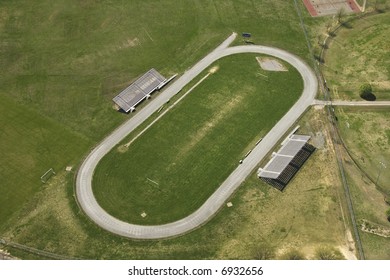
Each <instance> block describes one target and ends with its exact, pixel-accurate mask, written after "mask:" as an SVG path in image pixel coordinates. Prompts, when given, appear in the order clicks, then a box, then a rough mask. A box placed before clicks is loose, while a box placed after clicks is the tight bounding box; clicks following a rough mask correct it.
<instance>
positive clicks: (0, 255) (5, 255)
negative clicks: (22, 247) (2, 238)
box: [0, 249, 18, 260]
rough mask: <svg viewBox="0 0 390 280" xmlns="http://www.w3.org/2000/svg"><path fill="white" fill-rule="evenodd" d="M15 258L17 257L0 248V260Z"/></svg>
mask: <svg viewBox="0 0 390 280" xmlns="http://www.w3.org/2000/svg"><path fill="white" fill-rule="evenodd" d="M17 259H18V258H15V257H13V256H11V254H10V253H8V252H7V251H4V250H1V249H0V260H17Z"/></svg>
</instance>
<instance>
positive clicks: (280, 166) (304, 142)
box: [257, 134, 315, 191]
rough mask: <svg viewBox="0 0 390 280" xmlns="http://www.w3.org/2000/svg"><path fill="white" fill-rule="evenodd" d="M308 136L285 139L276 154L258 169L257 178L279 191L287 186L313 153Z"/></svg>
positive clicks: (293, 136)
mask: <svg viewBox="0 0 390 280" xmlns="http://www.w3.org/2000/svg"><path fill="white" fill-rule="evenodd" d="M309 139H310V136H306V135H297V134H293V135H290V136H289V137H287V138H286V140H285V141H284V142H283V143H282V147H281V148H280V149H279V151H278V152H276V153H273V154H272V158H271V160H270V161H269V162H268V163H267V164H266V166H265V167H264V168H259V170H258V172H257V175H258V176H259V178H260V179H261V180H263V181H265V182H267V183H268V184H270V185H271V186H273V187H275V188H277V189H278V190H280V191H283V189H284V188H285V187H286V186H287V184H288V183H289V182H290V181H291V179H292V178H293V177H294V175H295V174H296V173H297V172H298V170H299V169H300V168H301V167H302V165H303V164H304V163H305V161H306V160H307V159H308V158H309V157H310V155H311V154H312V153H313V152H314V151H315V147H314V146H312V145H310V144H309V143H308V141H309Z"/></svg>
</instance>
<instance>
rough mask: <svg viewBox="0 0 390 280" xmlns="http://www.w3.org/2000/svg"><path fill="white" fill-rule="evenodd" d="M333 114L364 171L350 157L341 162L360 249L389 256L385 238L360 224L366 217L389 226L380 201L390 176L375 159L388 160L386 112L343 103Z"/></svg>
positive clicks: (377, 256) (373, 255)
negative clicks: (348, 188) (357, 227)
mask: <svg viewBox="0 0 390 280" xmlns="http://www.w3.org/2000/svg"><path fill="white" fill-rule="evenodd" d="M337 115H338V119H339V127H340V131H341V135H342V137H343V139H344V142H345V143H346V146H347V147H348V150H349V152H350V154H351V156H352V157H353V160H355V161H356V163H357V164H358V165H359V167H360V168H361V169H362V170H363V171H364V172H362V171H361V170H360V169H359V168H357V167H356V165H354V164H352V162H351V160H347V161H346V163H345V165H344V166H345V169H346V172H347V175H348V182H349V185H350V190H351V194H352V199H353V204H354V209H355V215H356V218H357V221H358V224H359V228H360V236H361V240H362V244H363V249H364V253H365V255H366V258H368V259H389V258H390V254H389V252H390V243H389V241H388V238H386V237H382V236H378V235H376V234H374V233H369V232H365V231H363V230H362V228H361V225H362V223H363V221H366V222H367V223H369V224H370V225H371V226H376V227H379V228H381V229H384V230H390V223H389V222H388V221H387V219H386V218H387V216H386V214H385V212H386V210H387V209H388V208H389V206H388V205H387V204H386V203H385V202H384V195H386V194H387V195H388V194H389V193H390V185H389V180H390V178H389V172H387V170H386V169H384V168H383V167H382V166H381V164H380V163H379V162H383V163H385V164H386V166H388V165H389V164H388V163H389V161H390V153H389V143H390V134H389V132H390V127H389V123H388V119H389V117H390V112H389V110H388V109H383V108H382V109H375V110H373V109H372V108H367V109H364V108H346V107H345V108H339V109H338V110H337ZM381 168H383V169H382V170H381ZM379 172H381V173H380V174H379ZM365 173H366V174H368V176H369V177H370V178H371V179H370V178H368V177H367V176H366V175H365ZM378 175H380V176H379V180H378V183H379V185H378V186H376V185H375V183H376V181H377V179H378Z"/></svg>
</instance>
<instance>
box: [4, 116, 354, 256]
mask: <svg viewBox="0 0 390 280" xmlns="http://www.w3.org/2000/svg"><path fill="white" fill-rule="evenodd" d="M324 117H325V116H324V111H323V110H310V111H309V112H308V113H306V114H305V116H304V117H303V118H302V119H301V120H300V121H299V124H300V125H301V130H300V132H301V133H308V134H310V135H312V136H313V137H314V138H313V140H312V141H313V144H314V145H315V146H316V147H317V148H318V149H317V150H316V152H315V153H314V154H313V155H312V156H311V157H310V159H309V160H308V161H307V162H306V163H305V165H304V167H303V168H302V170H301V171H300V172H299V173H298V174H297V175H296V176H295V177H294V179H293V180H292V182H291V183H290V184H289V186H288V187H287V188H286V190H285V192H283V193H281V192H279V191H277V190H275V189H273V188H272V187H270V186H268V185H266V184H265V183H263V182H262V181H260V180H259V179H257V178H256V175H255V174H252V175H251V176H250V177H249V178H248V180H247V181H246V182H245V183H244V184H243V185H242V186H241V187H240V188H239V189H238V191H237V193H236V194H235V195H234V196H233V197H232V198H231V201H232V203H233V207H231V208H227V207H224V208H223V209H221V211H220V213H219V214H218V215H217V216H216V217H215V218H213V219H212V220H211V221H210V222H209V223H207V224H206V225H204V226H203V227H201V228H199V229H197V230H195V231H193V232H191V233H189V234H186V235H184V236H180V237H177V238H173V239H168V240H158V241H132V240H128V239H125V238H121V237H117V236H115V235H112V234H110V233H108V232H106V231H104V230H102V229H100V228H99V227H97V226H96V225H94V224H93V223H92V222H91V221H89V220H88V219H87V218H86V217H85V216H84V214H83V213H82V212H80V210H79V209H78V207H77V205H76V203H75V202H74V201H73V200H69V199H67V198H68V197H69V196H71V195H72V193H73V186H72V180H73V177H72V175H71V174H65V172H62V173H61V174H58V176H56V177H55V178H56V180H59V181H61V182H63V183H59V182H56V181H51V183H50V184H54V185H58V186H59V187H51V186H52V185H50V187H48V188H45V189H43V190H42V191H41V192H39V193H38V194H37V195H36V196H35V197H34V201H33V202H31V203H29V204H28V205H26V207H25V208H24V210H23V212H22V215H21V218H20V219H18V220H17V221H15V222H14V224H13V226H12V227H10V228H9V229H8V230H7V231H4V232H3V235H2V237H3V238H5V239H11V240H12V241H14V242H18V243H21V244H25V245H28V246H32V247H35V248H39V249H43V250H48V251H51V252H55V253H57V254H64V255H68V256H73V257H77V258H84V259H256V258H258V257H259V255H261V252H262V251H263V250H264V248H271V251H272V254H271V255H270V257H269V258H272V259H277V258H281V257H282V256H283V255H284V254H285V253H286V252H289V251H290V250H292V249H296V250H298V251H299V252H301V253H302V255H303V256H304V257H305V258H314V252H315V251H316V249H317V248H319V247H320V246H331V247H335V248H340V250H341V249H342V248H344V251H347V252H348V247H346V246H347V245H346V240H345V231H346V230H345V224H344V222H345V221H344V219H343V217H344V216H345V215H346V214H345V213H343V211H342V208H340V193H339V191H340V190H341V189H340V188H341V185H340V181H339V177H338V172H334V170H335V169H336V168H337V165H336V159H335V154H334V150H333V147H332V145H331V143H330V142H329V140H328V139H329V138H328V132H327V128H326V127H327V126H326V121H325V120H324ZM54 185H53V186H54ZM59 233H61V234H59ZM6 249H7V250H10V251H11V253H13V254H15V255H17V256H20V257H23V258H37V257H39V256H36V255H30V254H27V253H24V252H22V251H18V250H15V249H10V248H6Z"/></svg>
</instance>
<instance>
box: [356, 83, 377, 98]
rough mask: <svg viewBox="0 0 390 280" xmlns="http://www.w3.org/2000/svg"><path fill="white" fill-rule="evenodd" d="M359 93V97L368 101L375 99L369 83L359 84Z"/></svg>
mask: <svg viewBox="0 0 390 280" xmlns="http://www.w3.org/2000/svg"><path fill="white" fill-rule="evenodd" d="M359 95H360V97H361V98H363V99H365V100H368V101H374V100H375V99H376V97H375V95H374V94H373V93H372V86H371V85H370V84H369V83H365V84H362V85H361V86H360V89H359Z"/></svg>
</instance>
